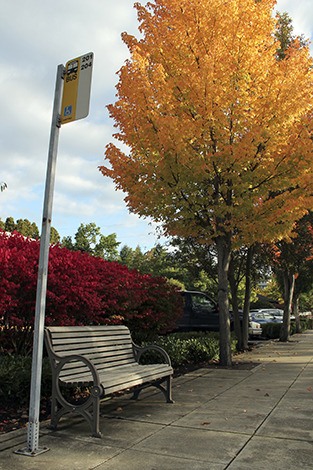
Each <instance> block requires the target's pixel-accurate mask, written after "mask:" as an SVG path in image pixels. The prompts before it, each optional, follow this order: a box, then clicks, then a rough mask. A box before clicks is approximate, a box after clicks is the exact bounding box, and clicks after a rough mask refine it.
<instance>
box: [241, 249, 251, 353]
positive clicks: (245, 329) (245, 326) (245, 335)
mask: <svg viewBox="0 0 313 470" xmlns="http://www.w3.org/2000/svg"><path fill="white" fill-rule="evenodd" d="M252 261H253V246H250V247H249V248H248V251H247V259H246V286H245V299H244V305H243V318H242V346H243V349H248V339H249V312H250V298H251V270H252Z"/></svg>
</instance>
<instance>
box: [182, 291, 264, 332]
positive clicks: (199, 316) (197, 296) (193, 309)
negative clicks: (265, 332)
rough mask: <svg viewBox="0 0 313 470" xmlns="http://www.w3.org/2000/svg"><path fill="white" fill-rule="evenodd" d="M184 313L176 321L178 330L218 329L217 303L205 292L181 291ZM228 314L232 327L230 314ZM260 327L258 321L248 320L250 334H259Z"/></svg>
mask: <svg viewBox="0 0 313 470" xmlns="http://www.w3.org/2000/svg"><path fill="white" fill-rule="evenodd" d="M181 295H182V296H183V298H184V314H183V316H182V317H181V318H180V320H179V322H178V323H177V328H176V330H178V331H197V330H202V331H205V330H207V331H219V311H218V305H217V303H216V302H215V301H214V300H213V299H212V298H211V297H210V296H209V295H207V294H205V293H203V292H197V291H182V292H181ZM229 315H230V321H231V329H233V320H232V314H231V312H230V313H229ZM261 333H262V329H261V327H260V325H259V324H258V323H255V322H250V328H249V334H250V336H259V335H261Z"/></svg>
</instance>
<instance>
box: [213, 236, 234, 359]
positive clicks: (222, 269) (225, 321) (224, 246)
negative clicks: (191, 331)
mask: <svg viewBox="0 0 313 470" xmlns="http://www.w3.org/2000/svg"><path fill="white" fill-rule="evenodd" d="M216 247H217V259H218V306H219V314H220V364H221V365H222V366H231V364H232V355H231V337H230V320H229V302H228V270H229V263H230V255H231V244H230V237H229V236H227V235H224V236H220V237H218V238H217V240H216Z"/></svg>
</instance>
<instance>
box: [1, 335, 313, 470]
mask: <svg viewBox="0 0 313 470" xmlns="http://www.w3.org/2000/svg"><path fill="white" fill-rule="evenodd" d="M235 360H237V357H236V358H235ZM238 361H239V362H240V361H244V362H249V361H251V362H253V363H256V364H257V366H256V367H254V368H252V369H250V370H248V369H243V368H238V369H231V370H230V369H221V368H219V369H201V370H197V371H195V372H192V373H188V374H186V375H184V376H181V377H178V378H176V379H174V383H173V397H174V400H175V403H174V404H167V403H165V402H164V399H163V395H161V393H159V392H154V391H152V390H149V391H148V390H147V391H145V392H143V393H142V394H141V396H140V399H139V400H138V401H137V402H134V401H132V400H129V397H126V398H125V397H122V398H119V399H114V400H110V401H109V402H106V403H104V404H103V405H102V408H101V411H102V417H101V430H102V432H103V438H102V439H96V438H92V437H90V434H89V426H88V424H87V423H86V422H84V421H82V420H81V419H80V418H78V419H74V418H63V419H62V420H61V423H60V429H59V430H58V431H56V432H51V431H50V430H49V429H48V428H47V427H45V425H42V426H41V429H40V447H45V446H47V447H49V449H50V450H49V451H48V452H45V453H43V454H40V455H37V456H36V457H26V456H23V455H17V454H15V453H14V451H15V450H17V449H20V448H21V447H25V445H26V431H25V429H24V430H19V431H13V432H11V433H7V434H4V435H1V436H0V450H2V452H1V453H0V469H1V470H8V469H14V470H15V469H18V470H37V469H38V470H43V469H44V470H63V469H64V470H80V469H81V470H86V469H89V470H91V469H97V470H135V469H136V470H137V469H138V468H141V469H143V470H176V469H177V470H190V469H193V470H204V469H208V470H224V469H229V470H251V469H254V470H262V469H264V470H268V469H269V468H272V469H273V470H280V469H283V470H289V469H301V470H305V469H312V468H313V331H308V332H306V333H304V334H301V335H295V336H293V337H292V340H291V341H290V342H289V343H279V342H266V343H265V344H263V345H262V346H260V347H258V348H256V349H254V350H253V351H252V352H249V353H246V354H243V355H241V356H239V357H238Z"/></svg>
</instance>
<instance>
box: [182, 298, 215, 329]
mask: <svg viewBox="0 0 313 470" xmlns="http://www.w3.org/2000/svg"><path fill="white" fill-rule="evenodd" d="M181 295H182V296H183V298H184V314H183V316H182V317H181V318H180V320H179V322H178V324H177V329H179V330H180V331H190V330H210V331H219V313H218V306H217V304H216V302H215V301H214V300H213V299H211V297H209V296H208V295H207V294H204V293H203V292H197V291H182V292H181Z"/></svg>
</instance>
